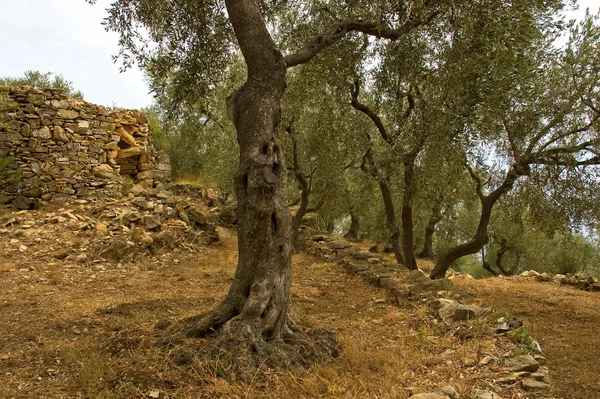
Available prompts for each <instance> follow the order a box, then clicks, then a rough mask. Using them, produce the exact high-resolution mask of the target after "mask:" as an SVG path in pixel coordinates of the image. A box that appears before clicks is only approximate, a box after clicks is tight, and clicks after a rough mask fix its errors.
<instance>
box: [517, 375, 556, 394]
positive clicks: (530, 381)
mask: <svg viewBox="0 0 600 399" xmlns="http://www.w3.org/2000/svg"><path fill="white" fill-rule="evenodd" d="M521 385H523V388H525V389H526V390H528V391H540V390H546V389H550V384H546V383H545V382H542V381H538V380H536V379H534V378H525V379H524V380H523V381H521Z"/></svg>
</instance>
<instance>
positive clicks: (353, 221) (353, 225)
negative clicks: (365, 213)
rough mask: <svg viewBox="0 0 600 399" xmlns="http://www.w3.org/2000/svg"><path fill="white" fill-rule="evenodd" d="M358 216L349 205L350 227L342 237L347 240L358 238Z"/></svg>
mask: <svg viewBox="0 0 600 399" xmlns="http://www.w3.org/2000/svg"><path fill="white" fill-rule="evenodd" d="M359 233H360V216H359V215H358V212H357V211H356V209H355V208H354V207H353V206H350V229H348V232H347V233H346V235H344V237H346V238H347V239H349V240H358V239H359V238H360V236H359Z"/></svg>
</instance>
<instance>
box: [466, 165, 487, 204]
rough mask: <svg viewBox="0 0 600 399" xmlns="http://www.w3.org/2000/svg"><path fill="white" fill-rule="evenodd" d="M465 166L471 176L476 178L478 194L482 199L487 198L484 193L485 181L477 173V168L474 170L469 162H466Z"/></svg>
mask: <svg viewBox="0 0 600 399" xmlns="http://www.w3.org/2000/svg"><path fill="white" fill-rule="evenodd" d="M465 167H466V168H467V170H468V171H469V174H470V175H471V178H472V179H473V180H475V184H476V190H477V196H478V197H479V198H480V199H481V200H483V198H485V195H484V194H483V183H482V182H481V178H480V177H479V176H478V175H477V173H475V170H473V168H472V167H471V165H469V163H468V162H465Z"/></svg>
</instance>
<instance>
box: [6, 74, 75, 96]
mask: <svg viewBox="0 0 600 399" xmlns="http://www.w3.org/2000/svg"><path fill="white" fill-rule="evenodd" d="M0 85H5V86H32V87H33V88H34V89H62V90H63V91H64V93H65V95H67V96H69V97H73V98H76V99H79V100H83V93H82V92H81V91H79V90H76V89H75V86H74V85H73V82H70V81H68V80H67V79H65V78H64V77H63V75H60V74H55V73H52V72H46V73H42V72H40V71H32V70H29V71H25V73H24V74H23V76H19V77H7V76H5V77H2V78H0Z"/></svg>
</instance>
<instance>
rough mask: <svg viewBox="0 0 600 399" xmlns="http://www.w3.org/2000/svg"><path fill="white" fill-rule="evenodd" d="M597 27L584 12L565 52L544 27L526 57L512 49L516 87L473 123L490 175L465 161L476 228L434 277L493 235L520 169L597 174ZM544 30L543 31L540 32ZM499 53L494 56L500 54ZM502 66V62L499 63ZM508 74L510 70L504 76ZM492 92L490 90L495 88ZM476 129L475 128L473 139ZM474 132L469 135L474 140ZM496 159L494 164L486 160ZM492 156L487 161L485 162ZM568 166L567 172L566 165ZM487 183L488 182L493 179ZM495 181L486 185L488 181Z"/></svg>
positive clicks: (473, 150)
mask: <svg viewBox="0 0 600 399" xmlns="http://www.w3.org/2000/svg"><path fill="white" fill-rule="evenodd" d="M598 29H599V28H598V26H597V25H595V24H594V22H593V18H592V17H589V16H588V18H586V21H584V22H583V23H582V25H581V27H576V28H574V29H573V31H572V36H571V39H570V43H569V45H568V47H567V49H566V50H565V51H564V52H558V51H556V50H554V48H553V47H552V45H551V41H552V39H553V36H551V35H548V34H540V35H538V36H537V39H535V38H532V37H530V39H534V40H529V41H528V42H526V43H523V46H524V47H523V52H522V54H521V57H514V56H513V54H512V53H508V54H507V55H508V56H509V58H508V60H507V61H509V62H508V65H512V67H511V68H510V69H500V68H498V75H499V74H501V72H502V71H506V72H507V73H508V74H509V76H510V77H511V82H512V83H511V84H512V86H511V87H503V85H502V84H499V86H498V87H502V89H503V90H502V92H501V93H500V92H499V93H497V94H496V95H495V96H494V97H488V99H487V100H486V101H483V102H481V108H480V109H479V111H478V112H480V116H479V118H476V119H473V120H472V121H471V122H470V123H469V125H468V126H469V129H470V130H471V131H473V132H477V134H478V135H479V137H480V139H482V140H485V144H483V142H480V144H479V145H477V144H476V145H472V146H471V147H470V154H471V156H472V157H474V158H475V159H478V163H479V165H481V167H480V169H488V171H487V172H486V175H487V176H489V178H488V179H487V181H486V180H484V179H485V178H486V177H484V176H482V174H481V171H477V170H476V169H475V168H474V167H472V166H471V165H469V161H467V163H466V167H467V169H468V171H469V174H470V175H471V176H472V178H473V180H474V182H475V186H476V191H477V195H478V197H479V198H480V202H481V214H480V218H479V224H478V227H477V230H476V232H475V234H474V235H473V236H472V238H471V239H469V240H468V241H466V242H464V243H461V244H459V245H457V246H455V247H453V248H451V249H449V250H448V251H447V252H446V253H445V254H444V255H443V256H441V257H440V259H439V260H438V261H437V263H436V267H435V269H434V270H433V272H432V274H431V277H432V278H440V277H443V276H444V274H445V272H446V270H447V269H448V267H450V265H451V264H452V263H453V262H454V261H455V260H457V259H459V258H461V257H462V256H465V255H469V254H473V253H476V252H478V251H480V250H481V249H482V248H483V247H484V246H485V245H486V244H487V242H488V240H489V235H488V226H489V223H490V218H491V213H492V209H493V207H494V205H495V203H496V202H497V201H498V200H499V199H500V198H501V197H502V196H504V195H505V194H506V193H508V192H509V191H510V190H511V189H512V188H513V187H514V186H515V184H516V182H517V180H518V179H519V178H520V177H523V176H530V175H531V174H532V168H533V169H535V173H536V174H538V175H539V174H540V173H545V172H542V171H544V170H554V169H556V168H559V169H560V170H561V171H562V172H561V173H559V174H555V175H554V176H555V178H556V180H554V182H555V184H556V182H558V181H561V180H567V181H571V182H572V181H573V180H572V179H571V178H568V179H565V177H572V176H574V175H582V176H585V175H587V174H588V173H592V174H595V168H594V166H595V165H597V164H599V163H600V157H598V155H597V154H598V145H599V144H600V141H599V139H598V133H597V130H596V127H597V122H598V120H599V118H600V114H599V113H598V111H599V110H600V108H598V107H597V101H598V98H597V92H598V84H600V80H598V76H597V72H596V69H597V68H596V67H595V66H594V62H596V61H594V59H593V57H595V55H594V54H596V52H597V51H598V48H600V47H599V46H598V44H599V43H598V42H597V41H598V38H599V35H598ZM542 32H543V31H542ZM501 59H502V58H501V57H499V58H497V59H496V61H498V60H501ZM501 66H503V67H504V66H505V65H503V64H502V65H501ZM507 78H508V76H507ZM491 93H493V91H490V94H491ZM476 137H477V136H475V135H473V136H472V139H473V138H476ZM472 139H471V140H472ZM486 159H487V160H491V159H493V163H491V165H484V163H485V161H484V160H486ZM488 163H490V162H488ZM567 171H569V172H571V173H564V172H567ZM488 183H489V184H488ZM490 184H491V185H493V184H495V186H492V187H493V188H490V189H489V190H487V192H486V186H488V185H490Z"/></svg>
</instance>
